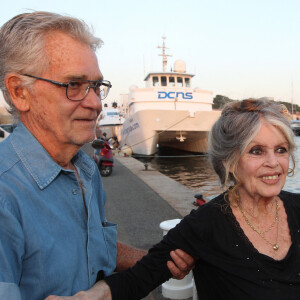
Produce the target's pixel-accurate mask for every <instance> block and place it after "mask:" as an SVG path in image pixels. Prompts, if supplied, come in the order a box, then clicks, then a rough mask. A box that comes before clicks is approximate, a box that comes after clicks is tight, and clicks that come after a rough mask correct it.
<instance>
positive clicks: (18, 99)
mask: <svg viewBox="0 0 300 300" xmlns="http://www.w3.org/2000/svg"><path fill="white" fill-rule="evenodd" d="M5 86H6V89H7V91H8V93H9V95H10V98H11V100H12V102H13V104H14V105H15V107H16V108H17V110H18V111H19V112H26V111H28V110H29V108H30V101H29V98H30V94H29V93H28V89H27V88H26V87H24V86H23V84H22V80H21V78H20V75H19V74H15V73H11V74H8V75H7V76H6V77H5Z"/></svg>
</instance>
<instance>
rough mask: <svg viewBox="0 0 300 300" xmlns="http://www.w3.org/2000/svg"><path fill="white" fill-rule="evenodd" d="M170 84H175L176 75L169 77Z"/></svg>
mask: <svg viewBox="0 0 300 300" xmlns="http://www.w3.org/2000/svg"><path fill="white" fill-rule="evenodd" d="M169 86H175V77H169Z"/></svg>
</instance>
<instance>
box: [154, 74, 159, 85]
mask: <svg viewBox="0 0 300 300" xmlns="http://www.w3.org/2000/svg"><path fill="white" fill-rule="evenodd" d="M153 86H159V80H158V77H157V76H153Z"/></svg>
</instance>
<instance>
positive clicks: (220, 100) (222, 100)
mask: <svg viewBox="0 0 300 300" xmlns="http://www.w3.org/2000/svg"><path fill="white" fill-rule="evenodd" d="M232 101H235V100H232V99H230V98H228V97H226V96H222V95H216V97H215V98H214V102H213V105H212V108H213V109H222V108H223V107H224V105H225V104H226V103H228V102H232Z"/></svg>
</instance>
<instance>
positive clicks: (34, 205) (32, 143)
mask: <svg viewBox="0 0 300 300" xmlns="http://www.w3.org/2000/svg"><path fill="white" fill-rule="evenodd" d="M72 161H73V163H74V165H75V166H76V169H77V171H78V174H79V176H80V179H81V183H82V186H83V190H84V199H85V203H86V207H87V213H86V211H85V207H84V199H83V196H82V192H81V188H80V185H79V182H78V180H77V178H76V174H75V172H74V171H72V170H67V169H63V168H61V167H60V166H59V165H58V164H56V163H55V162H54V161H53V159H52V158H51V157H50V155H49V154H48V152H47V151H46V150H45V149H44V148H43V147H42V146H41V144H40V143H39V142H38V141H37V140H36V139H35V137H34V136H33V135H32V134H31V133H30V132H29V131H28V130H27V129H26V127H25V126H24V125H23V124H22V123H20V124H19V125H18V126H17V128H16V129H15V130H14V132H13V133H12V134H11V135H10V136H9V137H8V138H7V139H6V140H5V141H3V142H1V143H0V299H1V300H6V299H7V300H8V299H9V300H18V299H23V300H26V299H28V300H29V299H30V300H35V299H36V300H41V299H44V298H45V297H47V296H48V295H50V294H54V295H61V296H67V295H73V294H74V293H76V292H78V291H80V290H86V289H88V288H90V287H91V286H92V285H93V284H94V283H95V281H96V277H97V273H98V271H100V270H102V271H103V272H104V274H105V275H109V274H111V273H112V272H113V271H114V269H115V267H116V254H117V249H116V239H117V236H116V225H115V224H111V223H109V222H107V220H106V218H105V213H104V204H105V192H104V190H103V186H102V181H101V177H100V174H99V171H98V169H97V166H96V164H95V163H94V162H93V161H92V159H91V158H89V157H88V155H86V154H85V153H84V152H83V151H82V150H80V151H79V152H78V153H77V154H76V155H75V157H74V158H73V160H72Z"/></svg>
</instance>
